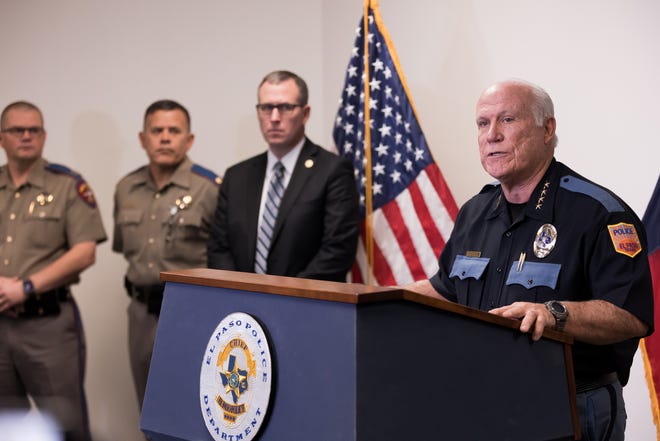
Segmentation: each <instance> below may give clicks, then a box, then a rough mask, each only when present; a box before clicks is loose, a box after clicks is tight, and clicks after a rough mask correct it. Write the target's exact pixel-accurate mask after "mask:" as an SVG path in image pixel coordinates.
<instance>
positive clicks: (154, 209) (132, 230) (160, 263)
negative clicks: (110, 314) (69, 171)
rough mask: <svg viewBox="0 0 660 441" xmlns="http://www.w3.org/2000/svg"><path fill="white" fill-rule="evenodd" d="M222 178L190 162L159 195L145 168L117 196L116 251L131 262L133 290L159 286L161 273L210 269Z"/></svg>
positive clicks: (124, 181) (120, 185) (125, 181)
mask: <svg viewBox="0 0 660 441" xmlns="http://www.w3.org/2000/svg"><path fill="white" fill-rule="evenodd" d="M219 185H220V178H219V177H218V176H217V175H216V174H214V173H213V172H210V171H209V170H207V169H204V168H202V167H200V166H198V165H193V163H192V162H191V161H190V160H189V159H188V158H186V159H185V160H184V161H183V162H182V163H181V164H180V165H179V167H178V168H177V169H176V171H175V172H174V174H173V175H172V178H171V179H170V182H169V183H167V184H166V185H165V186H164V187H163V188H162V189H161V190H160V191H159V190H158V189H157V188H156V184H155V183H154V181H153V179H152V178H151V175H150V173H149V168H148V167H147V166H144V167H142V168H139V169H138V170H136V171H134V172H133V173H130V174H129V175H127V176H126V177H124V178H123V179H122V180H121V181H119V183H118V184H117V187H116V190H115V209H114V221H115V227H114V238H113V243H112V249H113V251H116V252H121V253H123V254H124V257H125V258H126V260H127V261H128V271H127V273H126V276H127V277H128V280H130V281H131V283H133V284H134V285H138V286H143V285H155V284H158V283H160V272H161V271H171V270H176V269H185V268H205V267H206V242H207V240H208V238H209V231H210V225H211V222H212V219H213V215H214V213H215V206H216V203H217V200H218V190H219V188H220V187H219Z"/></svg>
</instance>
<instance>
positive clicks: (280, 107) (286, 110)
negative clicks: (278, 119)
mask: <svg viewBox="0 0 660 441" xmlns="http://www.w3.org/2000/svg"><path fill="white" fill-rule="evenodd" d="M296 107H304V106H303V105H302V104H289V103H282V104H257V111H258V112H259V114H260V115H263V116H270V115H271V114H272V113H273V110H275V109H277V112H278V113H279V114H280V115H288V114H290V113H291V112H293V109H295V108H296Z"/></svg>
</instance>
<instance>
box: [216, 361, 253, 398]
mask: <svg viewBox="0 0 660 441" xmlns="http://www.w3.org/2000/svg"><path fill="white" fill-rule="evenodd" d="M247 374H248V372H247V371H245V370H242V369H239V368H238V365H237V364H236V357H235V356H234V355H230V356H229V363H228V366H227V370H226V371H224V372H220V378H221V379H222V385H223V386H224V387H225V393H231V396H232V399H233V401H234V404H236V403H237V402H238V399H239V398H240V396H241V394H243V393H244V392H245V391H247V388H248V382H247Z"/></svg>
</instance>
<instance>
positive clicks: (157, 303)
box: [124, 277, 164, 315]
mask: <svg viewBox="0 0 660 441" xmlns="http://www.w3.org/2000/svg"><path fill="white" fill-rule="evenodd" d="M124 287H125V288H126V293H127V294H128V296H129V297H131V298H133V299H135V300H137V301H138V302H140V303H144V304H145V305H147V312H149V313H150V314H155V315H160V307H161V305H162V303H163V290H164V286H163V285H162V284H161V285H145V286H137V285H134V284H133V283H132V282H131V281H130V280H128V278H126V277H124Z"/></svg>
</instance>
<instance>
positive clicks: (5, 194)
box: [0, 159, 107, 278]
mask: <svg viewBox="0 0 660 441" xmlns="http://www.w3.org/2000/svg"><path fill="white" fill-rule="evenodd" d="M106 239H107V237H106V234H105V229H104V228H103V223H102V220H101V214H100V212H99V209H98V206H97V205H96V201H95V200H94V195H93V193H92V190H91V189H90V187H89V186H88V185H87V183H86V182H85V181H84V180H83V178H82V177H81V176H80V175H78V174H77V173H75V172H73V171H72V170H70V169H68V168H66V167H64V166H61V165H57V164H50V163H49V162H48V161H46V160H45V159H39V160H38V162H37V163H36V164H35V166H34V168H33V169H32V171H31V172H30V175H29V176H28V180H27V182H26V183H25V184H23V185H21V186H20V187H19V188H16V187H15V186H14V184H13V182H12V180H11V177H10V176H9V171H8V169H7V166H6V165H4V166H2V167H0V275H2V276H6V277H14V276H16V277H19V278H25V277H29V276H30V275H31V274H33V273H35V272H37V271H39V270H41V269H42V268H44V267H46V266H48V265H49V264H51V263H53V262H54V261H55V260H57V259H58V258H59V257H60V256H62V255H63V254H64V253H66V252H67V251H68V250H69V249H70V248H71V247H72V246H73V245H75V244H78V243H81V242H88V241H93V242H96V243H100V242H103V241H104V240H106Z"/></svg>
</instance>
